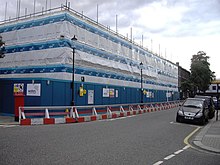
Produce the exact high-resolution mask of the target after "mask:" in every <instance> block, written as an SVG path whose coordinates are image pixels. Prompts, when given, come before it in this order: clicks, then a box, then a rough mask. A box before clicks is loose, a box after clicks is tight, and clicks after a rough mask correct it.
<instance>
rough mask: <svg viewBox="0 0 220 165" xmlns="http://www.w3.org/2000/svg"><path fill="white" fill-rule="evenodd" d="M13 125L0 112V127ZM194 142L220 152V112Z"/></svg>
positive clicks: (12, 119) (211, 150) (9, 119)
mask: <svg viewBox="0 0 220 165" xmlns="http://www.w3.org/2000/svg"><path fill="white" fill-rule="evenodd" d="M11 125H19V122H15V121H14V117H13V116H4V115H1V114H0V127H7V126H11ZM192 143H193V144H194V145H195V146H197V147H198V148H200V149H202V150H205V151H209V152H213V153H218V154H220V113H219V114H218V120H216V117H214V118H213V119H211V120H209V122H208V123H207V125H206V126H204V127H202V128H201V130H200V132H199V133H198V134H197V135H196V136H195V137H194V138H193V139H192Z"/></svg>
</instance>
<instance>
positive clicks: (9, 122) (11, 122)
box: [0, 114, 19, 126]
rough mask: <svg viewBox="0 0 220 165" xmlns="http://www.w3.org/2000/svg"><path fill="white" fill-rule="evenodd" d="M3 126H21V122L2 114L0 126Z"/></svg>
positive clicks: (0, 115)
mask: <svg viewBox="0 0 220 165" xmlns="http://www.w3.org/2000/svg"><path fill="white" fill-rule="evenodd" d="M1 125H19V122H16V121H14V116H5V115H2V114H0V126H1Z"/></svg>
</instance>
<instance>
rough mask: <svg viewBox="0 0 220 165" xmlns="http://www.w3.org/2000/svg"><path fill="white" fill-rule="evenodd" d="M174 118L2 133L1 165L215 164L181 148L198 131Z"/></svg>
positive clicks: (214, 158)
mask: <svg viewBox="0 0 220 165" xmlns="http://www.w3.org/2000/svg"><path fill="white" fill-rule="evenodd" d="M175 114H176V110H175V109H173V110H166V111H160V112H153V113H146V114H142V115H137V116H133V117H128V118H119V119H116V120H115V119H114V120H102V121H95V122H88V123H77V124H58V125H37V126H28V127H25V126H23V127H21V126H16V127H8V128H0V164H1V165H8V164H22V165H26V164H28V165H30V164H37V165H39V164H44V165H46V164H59V165H60V164H74V165H78V164H79V165H103V164H112V165H113V164H114V165H117V164H120V165H122V164H126V165H128V164H131V165H133V164H138V165H148V164H149V165H150V164H155V165H156V164H175V165H176V164H178V165H181V164H182V165H185V164H187V165H190V164H200V165H203V164H204V165H207V164H209V165H212V164H213V165H216V164H219V162H220V156H219V155H215V154H211V153H207V152H203V151H199V150H196V149H193V148H191V147H189V146H187V145H186V144H185V143H184V139H185V138H186V137H187V136H188V135H189V134H190V133H191V132H192V131H194V130H195V129H196V128H197V126H195V125H189V124H178V123H175Z"/></svg>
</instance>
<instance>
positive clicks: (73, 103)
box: [71, 35, 77, 106]
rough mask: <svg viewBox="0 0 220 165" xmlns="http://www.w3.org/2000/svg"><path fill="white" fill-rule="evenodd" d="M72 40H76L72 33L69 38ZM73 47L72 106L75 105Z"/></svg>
mask: <svg viewBox="0 0 220 165" xmlns="http://www.w3.org/2000/svg"><path fill="white" fill-rule="evenodd" d="M71 40H72V41H77V38H76V36H75V35H74V36H73V38H71ZM72 49H73V73H72V102H71V103H72V106H74V105H75V102H74V68H75V65H74V64H75V49H76V48H75V47H72Z"/></svg>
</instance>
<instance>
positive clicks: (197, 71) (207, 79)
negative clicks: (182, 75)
mask: <svg viewBox="0 0 220 165" xmlns="http://www.w3.org/2000/svg"><path fill="white" fill-rule="evenodd" d="M208 59H209V56H206V53H205V52H203V51H199V52H198V53H197V54H196V55H193V57H192V59H191V69H190V70H191V76H190V81H191V83H192V84H193V86H194V92H195V93H196V91H197V90H199V91H202V92H203V93H205V91H206V90H207V89H208V88H209V85H210V83H211V81H212V80H213V79H214V78H215V76H214V72H212V71H211V70H210V68H209V66H210V64H209V62H208Z"/></svg>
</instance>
